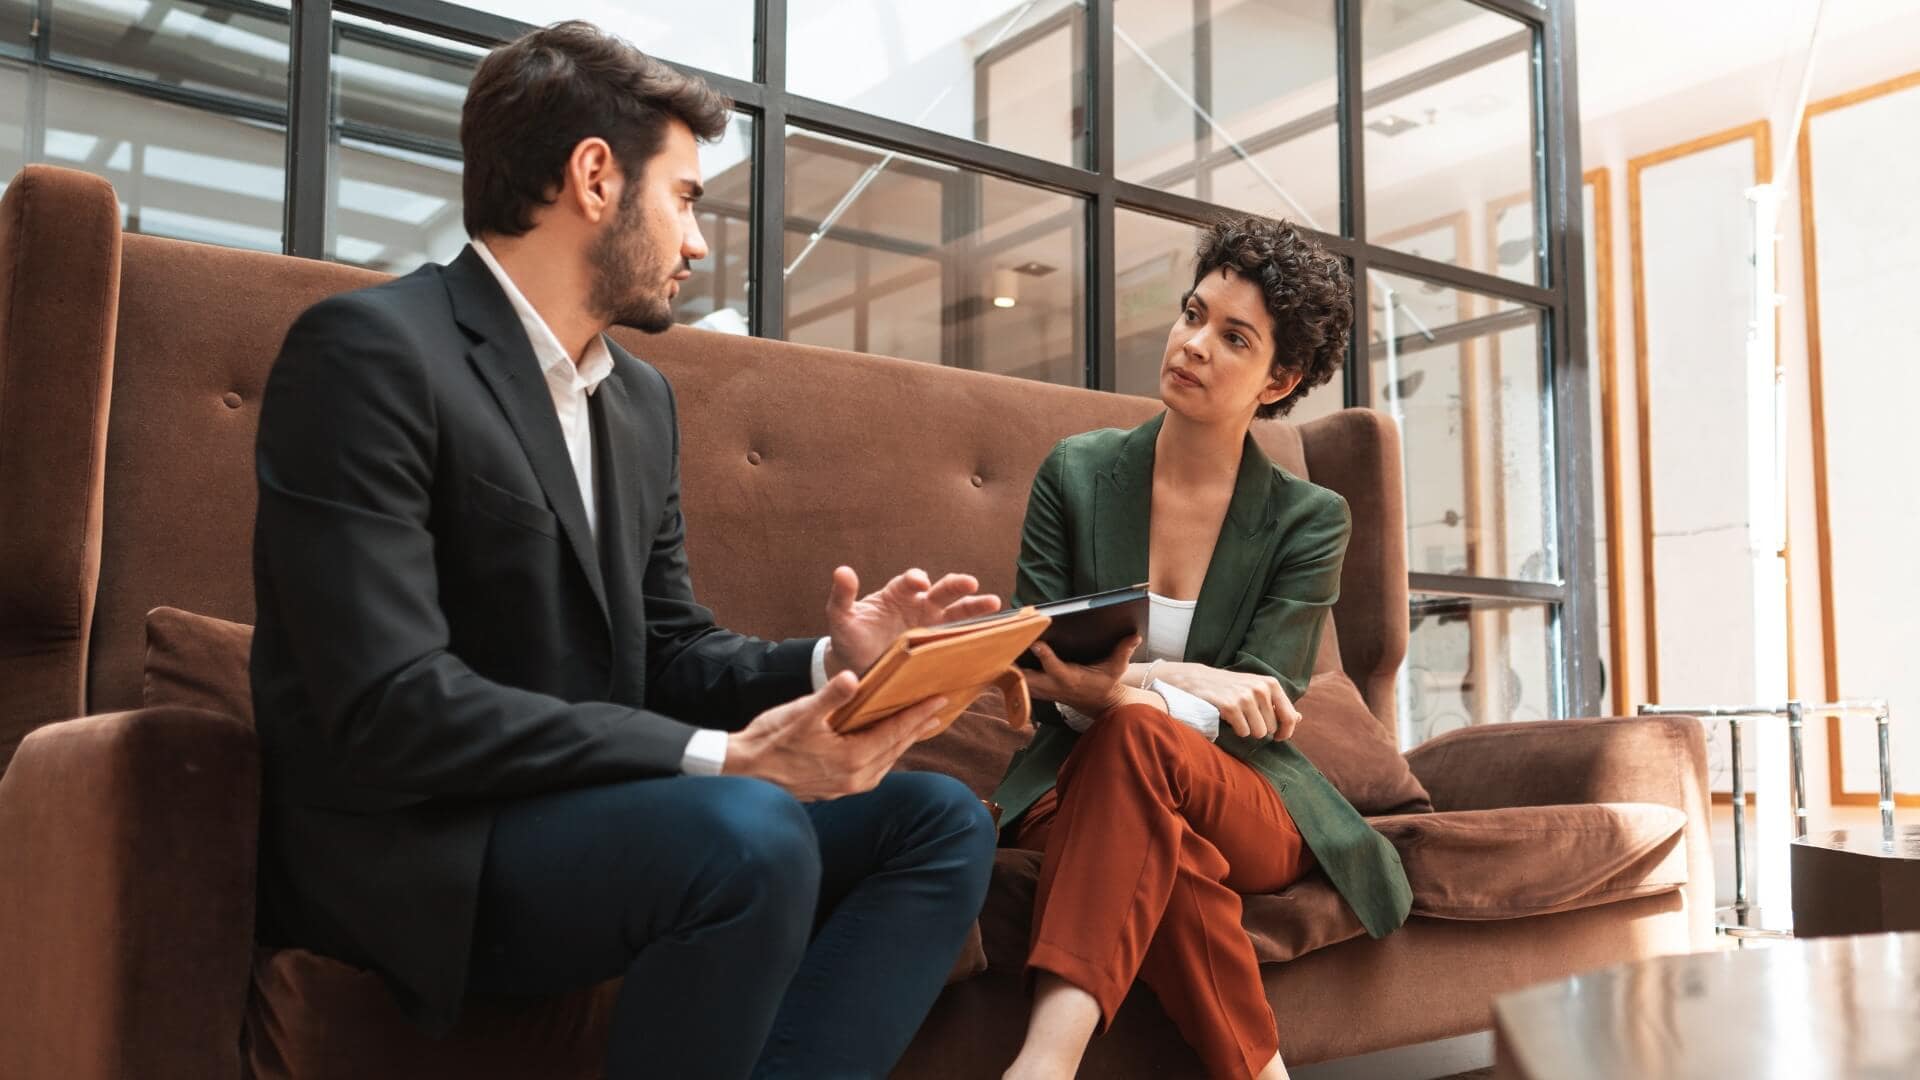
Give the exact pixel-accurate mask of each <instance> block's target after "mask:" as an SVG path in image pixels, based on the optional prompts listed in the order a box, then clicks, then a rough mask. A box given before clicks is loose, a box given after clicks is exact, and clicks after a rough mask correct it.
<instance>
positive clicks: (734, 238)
mask: <svg viewBox="0 0 1920 1080" xmlns="http://www.w3.org/2000/svg"><path fill="white" fill-rule="evenodd" d="M700 173H701V175H702V176H704V177H706V187H707V193H706V195H705V196H703V197H702V198H701V199H700V209H699V211H698V212H697V213H696V214H695V216H696V217H697V218H698V219H699V221H700V233H701V235H702V236H705V237H706V240H707V257H706V258H704V259H702V260H700V261H699V262H697V263H694V264H693V279H692V280H691V281H688V282H686V283H685V284H684V285H682V286H681V288H680V297H679V299H678V300H676V301H674V309H673V316H674V318H675V319H676V320H678V321H680V322H683V323H690V324H692V325H694V326H698V327H700V328H701V329H704V330H720V331H723V332H725V333H730V334H744V333H746V332H747V328H748V324H747V273H748V269H749V267H750V266H751V264H752V261H753V260H752V255H753V249H752V244H751V243H750V238H751V236H752V228H753V118H752V117H749V116H739V115H736V116H734V118H733V121H732V122H731V123H729V124H728V125H727V133H726V134H725V135H723V136H721V138H720V141H719V142H717V143H714V144H712V145H710V146H702V147H701V148H700Z"/></svg>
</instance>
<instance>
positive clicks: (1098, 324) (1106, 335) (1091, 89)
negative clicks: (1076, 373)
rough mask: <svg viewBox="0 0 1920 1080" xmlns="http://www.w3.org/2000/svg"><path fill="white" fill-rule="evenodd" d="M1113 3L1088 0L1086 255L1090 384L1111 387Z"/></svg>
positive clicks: (1115, 342)
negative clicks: (1090, 172)
mask: <svg viewBox="0 0 1920 1080" xmlns="http://www.w3.org/2000/svg"><path fill="white" fill-rule="evenodd" d="M1113 3H1114V0H1087V23H1086V25H1087V35H1086V37H1087V43H1088V44H1089V45H1090V46H1091V48H1089V49H1088V50H1087V73H1086V74H1087V87H1088V90H1087V149H1088V151H1089V152H1088V155H1087V164H1088V165H1089V166H1090V167H1091V168H1092V170H1093V177H1094V179H1095V181H1096V183H1095V187H1094V190H1093V192H1092V195H1093V198H1092V199H1090V200H1088V203H1087V213H1088V215H1089V219H1088V227H1087V259H1086V262H1085V263H1084V264H1083V269H1084V272H1085V273H1086V275H1087V283H1086V285H1087V287H1086V297H1087V336H1086V341H1087V346H1088V349H1087V356H1086V363H1087V370H1086V385H1088V386H1090V387H1092V388H1094V389H1096V390H1112V389H1114V388H1115V387H1116V386H1118V385H1119V374H1118V371H1119V357H1118V356H1117V355H1116V353H1117V352H1118V351H1119V335H1118V330H1119V328H1118V326H1117V325H1116V323H1117V321H1118V319H1117V312H1118V301H1117V299H1116V297H1115V289H1114V281H1113V278H1114V271H1115V264H1116V263H1117V262H1118V259H1119V255H1118V247H1117V242H1116V240H1115V238H1114V217H1115V215H1116V214H1117V213H1118V210H1119V206H1118V203H1117V202H1116V201H1115V192H1116V185H1115V183H1114V179H1113V173H1114V145H1113V139H1114V136H1113V128H1114V115H1113V114H1114V99H1113V28H1114V22H1113Z"/></svg>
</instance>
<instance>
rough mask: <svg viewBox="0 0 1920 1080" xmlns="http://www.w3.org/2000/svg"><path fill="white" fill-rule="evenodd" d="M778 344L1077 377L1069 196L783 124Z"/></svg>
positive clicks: (1077, 238) (1078, 243) (1078, 335)
mask: <svg viewBox="0 0 1920 1080" xmlns="http://www.w3.org/2000/svg"><path fill="white" fill-rule="evenodd" d="M786 213H787V223H788V232H787V234H786V250H785V258H786V273H787V276H786V328H787V337H788V339H789V340H792V341H801V342H806V343H808V344H817V345H830V346H833V347H835V348H849V349H855V350H858V351H861V352H871V353H879V354H882V355H885V356H897V357H903V358H905V359H909V360H924V361H928V362H930V363H936V364H946V365H948V366H951V367H965V368H973V369H976V370H980V371H993V372H998V373H1000V374H1003V375H1017V376H1021V377H1023V378H1030V379H1040V380H1043V381H1046V382H1055V383H1063V384H1066V385H1070V386H1078V385H1081V384H1082V383H1083V381H1084V378H1085V375H1084V372H1085V363H1086V361H1085V355H1086V353H1085V346H1084V344H1083V336H1084V333H1083V329H1084V324H1085V292H1086V286H1085V280H1084V278H1085V272H1084V269H1083V265H1082V264H1083V259H1084V256H1083V252H1084V251H1085V250H1086V239H1085V224H1086V208H1085V205H1084V204H1083V203H1082V202H1081V201H1080V200H1078V199H1075V198H1072V197H1070V196H1066V195H1060V194H1056V193H1053V192H1049V191H1042V190H1040V189H1038V188H1032V187H1027V186H1026V185H1023V184H1016V183H1013V182H1011V181H1007V180H1000V179H996V178H993V177H987V176H982V175H980V174H978V173H975V172H972V171H970V170H966V169H959V168H954V167H951V166H946V165H937V164H934V163H932V162H927V161H922V160H919V159H917V158H912V157H906V156H903V155H894V154H885V153H882V152H880V151H876V150H873V149H871V148H869V147H865V146H861V145H858V144H855V143H850V142H846V141H843V140H839V139H833V138H828V137H826V136H822V135H816V134H813V133H811V132H806V131H801V130H798V129H793V128H789V129H788V132H787V203H786Z"/></svg>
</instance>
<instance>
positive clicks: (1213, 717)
mask: <svg viewBox="0 0 1920 1080" xmlns="http://www.w3.org/2000/svg"><path fill="white" fill-rule="evenodd" d="M1147 689H1149V690H1151V691H1153V692H1154V693H1156V694H1159V695H1160V696H1161V697H1163V698H1166V699H1167V715H1168V716H1171V717H1173V718H1174V719H1175V720H1178V721H1180V722H1181V723H1183V724H1185V725H1187V726H1188V727H1190V728H1192V729H1193V730H1195V731H1197V732H1199V733H1200V734H1202V735H1205V736H1206V737H1207V741H1208V742H1213V741H1215V740H1216V739H1218V738H1220V710H1219V709H1216V708H1214V707H1213V706H1212V705H1211V704H1210V703H1208V702H1207V700H1206V699H1205V698H1202V697H1199V696H1197V695H1194V694H1189V693H1187V692H1186V691H1185V690H1182V689H1180V688H1179V687H1177V686H1175V685H1173V684H1172V683H1170V682H1168V681H1166V680H1165V679H1155V680H1153V682H1151V683H1149V684H1148V685H1147Z"/></svg>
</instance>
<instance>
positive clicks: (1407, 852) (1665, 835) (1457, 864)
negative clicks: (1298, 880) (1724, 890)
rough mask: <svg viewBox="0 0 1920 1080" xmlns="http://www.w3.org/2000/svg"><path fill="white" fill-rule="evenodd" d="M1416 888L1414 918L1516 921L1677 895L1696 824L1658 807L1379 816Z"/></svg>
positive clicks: (1670, 809)
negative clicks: (1685, 841) (1689, 833)
mask: <svg viewBox="0 0 1920 1080" xmlns="http://www.w3.org/2000/svg"><path fill="white" fill-rule="evenodd" d="M1371 824H1372V825H1373V827H1374V828H1375V829H1377V830H1379V832H1380V833H1381V835H1383V836H1385V837H1386V838H1387V839H1388V840H1390V841H1392V842H1393V846H1394V847H1395V848H1397V849H1398V850H1399V852H1400V860H1401V862H1403V863H1404V864H1405V865H1406V868H1407V880H1408V881H1409V882H1410V883H1412V885H1413V911H1414V914H1416V915H1431V916H1435V917H1437V918H1443V919H1517V918H1521V917H1523V916H1527V915H1544V914H1547V913H1549V912H1555V911H1570V910H1572V909H1574V908H1583V907H1593V906H1595V905H1598V904H1609V903H1612V902H1614V901H1616V900H1627V899H1631V898H1633V897H1636V896H1651V895H1653V894H1655V893H1662V892H1669V891H1671V890H1674V889H1678V888H1680V887H1681V886H1682V885H1685V884H1686V883H1687V858H1686V850H1685V847H1684V845H1682V843H1681V841H1680V834H1681V832H1682V831H1683V830H1684V829H1685V828H1686V825H1687V816H1686V814H1684V813H1682V812H1681V811H1680V810H1678V809H1676V808H1674V807H1671V806H1661V805H1657V804H1654V803H1578V804H1573V805H1566V806H1512V807H1503V808H1501V809H1497V810H1452V811H1446V812H1443V813H1435V814H1402V815H1397V816H1393V817H1379V818H1374V819H1373V820H1372V821H1371Z"/></svg>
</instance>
